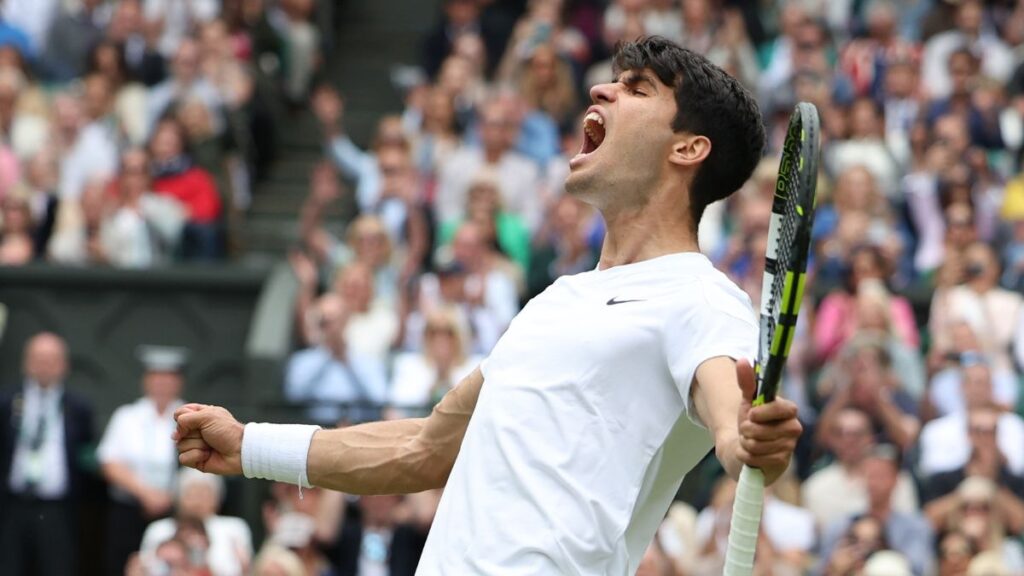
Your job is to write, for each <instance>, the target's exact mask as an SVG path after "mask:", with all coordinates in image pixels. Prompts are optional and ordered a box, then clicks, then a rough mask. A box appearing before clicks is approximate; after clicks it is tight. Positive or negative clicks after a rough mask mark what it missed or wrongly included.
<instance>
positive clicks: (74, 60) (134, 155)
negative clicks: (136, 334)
mask: <svg viewBox="0 0 1024 576" xmlns="http://www.w3.org/2000/svg"><path fill="white" fill-rule="evenodd" d="M315 9H316V0H116V1H114V0H6V1H4V2H2V3H0V213H2V216H0V222H2V223H0V265H19V264H23V263H27V262H30V261H34V260H35V261H48V262H53V263H58V264H65V265H110V266H117V267H131V268H141V267H147V266H151V265H155V264H161V263H169V262H181V261H197V260H207V261H209V260H220V259H223V258H225V257H226V256H227V254H228V253H229V249H230V248H231V247H232V237H233V232H234V231H235V230H236V229H237V222H238V220H239V218H240V215H241V214H243V213H244V211H245V208H246V207H247V206H248V203H249V200H250V194H251V184H252V182H253V181H254V180H255V179H257V178H259V177H260V176H261V175H262V174H263V170H264V169H265V168H266V167H267V166H269V164H270V163H271V161H272V159H273V155H274V152H275V149H276V126H275V110H276V108H277V107H279V106H288V107H294V106H299V105H301V103H302V102H304V101H305V100H306V97H307V93H308V89H309V85H310V82H311V79H312V77H313V76H314V74H315V72H316V70H317V67H318V66H319V63H320V62H321V60H322V48H323V45H322V43H321V42H320V40H319V34H318V28H317V27H316V26H315V25H314V22H313V16H314V14H315Z"/></svg>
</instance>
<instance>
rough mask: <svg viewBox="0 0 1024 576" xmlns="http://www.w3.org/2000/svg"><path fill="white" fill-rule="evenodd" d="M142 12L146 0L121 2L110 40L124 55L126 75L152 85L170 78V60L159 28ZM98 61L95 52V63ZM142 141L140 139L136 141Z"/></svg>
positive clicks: (109, 31)
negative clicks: (162, 50) (160, 42)
mask: <svg viewBox="0 0 1024 576" xmlns="http://www.w3.org/2000/svg"><path fill="white" fill-rule="evenodd" d="M142 12H143V0H121V1H120V2H118V3H117V5H116V6H114V8H113V12H112V14H111V16H110V25H109V26H108V27H107V34H106V40H107V41H108V42H110V43H113V44H114V45H115V46H116V47H117V49H118V52H119V54H120V56H119V58H118V60H120V61H121V64H122V65H123V67H124V70H125V71H126V77H127V78H130V79H133V80H135V81H138V82H141V83H142V84H143V85H144V86H146V87H152V86H155V85H157V84H159V83H160V82H161V81H163V79H164V78H165V77H166V75H167V63H166V60H165V59H164V56H163V54H161V53H160V51H159V49H158V47H157V41H158V39H157V35H158V34H159V33H160V30H159V27H158V26H156V25H154V24H153V23H147V22H146V21H145V20H144V18H143V13H142ZM102 44H103V43H101V44H100V46H102ZM96 63H97V59H96V57H95V54H94V57H93V64H94V66H95V64H96ZM93 71H96V70H93ZM100 71H102V70H100ZM145 129H148V126H146V127H144V128H143V130H145ZM144 134H145V132H143V135H142V136H141V138H145V135H144ZM141 142H142V141H141V140H140V141H139V142H136V144H139V143H141Z"/></svg>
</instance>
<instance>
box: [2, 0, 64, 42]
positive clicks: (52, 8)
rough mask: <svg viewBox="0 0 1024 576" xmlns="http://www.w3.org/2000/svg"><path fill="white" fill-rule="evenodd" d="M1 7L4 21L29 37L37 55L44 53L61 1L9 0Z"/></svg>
mask: <svg viewBox="0 0 1024 576" xmlns="http://www.w3.org/2000/svg"><path fill="white" fill-rule="evenodd" d="M0 5H2V8H0V14H2V17H3V19H4V20H6V21H7V22H8V23H9V24H11V25H13V26H15V27H16V28H20V29H21V31H22V32H24V33H25V34H27V35H28V37H29V40H30V41H31V42H32V49H33V50H34V51H35V52H36V54H39V53H40V52H42V50H43V48H45V47H46V39H47V38H48V37H49V35H50V25H51V24H53V19H54V18H56V16H57V9H58V8H59V7H60V0H7V1H6V2H2V3H0Z"/></svg>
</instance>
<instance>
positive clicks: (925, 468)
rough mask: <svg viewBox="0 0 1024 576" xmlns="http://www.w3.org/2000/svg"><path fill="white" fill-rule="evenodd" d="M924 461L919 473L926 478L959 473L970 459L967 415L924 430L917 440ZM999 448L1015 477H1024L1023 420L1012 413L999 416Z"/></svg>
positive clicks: (947, 418) (938, 421)
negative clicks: (958, 470)
mask: <svg viewBox="0 0 1024 576" xmlns="http://www.w3.org/2000/svg"><path fill="white" fill-rule="evenodd" d="M918 442H919V443H920V446H921V459H920V461H919V462H918V471H919V472H920V473H921V474H924V475H931V474H937V473H939V472H948V471H950V470H956V469H957V468H960V467H961V466H964V465H965V464H967V462H968V460H970V458H971V441H970V439H969V438H968V436H967V414H965V413H963V412H954V413H953V414H949V415H947V416H943V417H942V418H936V419H935V420H932V421H931V422H929V423H927V424H925V425H924V427H923V428H921V436H920V439H919V440H918ZM996 444H997V445H998V446H999V451H1000V452H1002V453H1003V456H1005V457H1006V467H1007V468H1009V470H1010V472H1013V473H1014V474H1018V475H1019V474H1024V419H1022V418H1021V417H1020V416H1018V415H1016V414H1014V413H1012V412H1004V413H1002V414H1000V416H999V424H998V425H997V426H996Z"/></svg>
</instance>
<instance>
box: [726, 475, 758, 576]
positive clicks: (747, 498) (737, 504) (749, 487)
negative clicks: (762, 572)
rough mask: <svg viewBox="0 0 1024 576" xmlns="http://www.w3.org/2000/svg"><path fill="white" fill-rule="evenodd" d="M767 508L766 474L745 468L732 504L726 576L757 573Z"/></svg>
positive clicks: (745, 575)
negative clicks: (757, 554)
mask: <svg viewBox="0 0 1024 576" xmlns="http://www.w3.org/2000/svg"><path fill="white" fill-rule="evenodd" d="M763 507H764V474H763V473H762V472H761V471H760V470H758V469H757V468H750V467H748V466H744V467H743V470H742V471H740V481H739V484H738V485H737V486H736V499H735V500H734V501H733V503H732V525H731V527H730V528H729V549H728V550H726V553H725V569H724V571H723V572H722V574H723V575H724V576H750V575H751V573H753V571H754V552H755V551H756V550H757V534H758V530H759V528H760V525H761V509H762V508H763Z"/></svg>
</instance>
